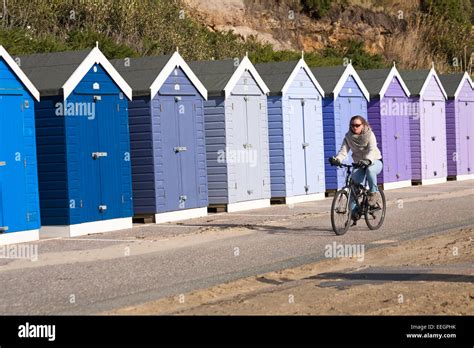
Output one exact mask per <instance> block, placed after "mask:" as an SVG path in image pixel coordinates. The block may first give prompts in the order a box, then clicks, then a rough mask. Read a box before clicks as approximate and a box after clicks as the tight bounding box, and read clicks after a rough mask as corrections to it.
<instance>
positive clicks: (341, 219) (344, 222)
mask: <svg viewBox="0 0 474 348" xmlns="http://www.w3.org/2000/svg"><path fill="white" fill-rule="evenodd" d="M350 222H351V212H350V209H349V193H348V192H347V190H345V189H342V190H339V191H337V192H336V195H335V196H334V199H333V200H332V205H331V225H332V229H333V231H334V233H336V234H337V235H338V236H340V235H343V234H344V233H346V232H347V230H348V229H349V226H350V225H351V224H350Z"/></svg>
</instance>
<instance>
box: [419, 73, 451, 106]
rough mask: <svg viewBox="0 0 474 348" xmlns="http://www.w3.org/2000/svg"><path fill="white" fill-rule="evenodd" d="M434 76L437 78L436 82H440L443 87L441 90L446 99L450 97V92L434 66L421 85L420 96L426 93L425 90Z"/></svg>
mask: <svg viewBox="0 0 474 348" xmlns="http://www.w3.org/2000/svg"><path fill="white" fill-rule="evenodd" d="M432 76H433V77H434V78H435V80H436V82H438V85H439V87H440V88H441V92H442V93H443V95H444V99H448V94H447V93H446V91H445V90H444V87H443V84H442V83H441V80H440V79H439V77H438V74H437V73H436V70H435V69H434V67H431V69H430V72H429V73H428V76H427V77H426V80H425V82H424V83H423V87H421V90H420V96H422V95H423V94H424V93H425V90H426V88H427V87H428V84H429V83H430V79H431V77H432Z"/></svg>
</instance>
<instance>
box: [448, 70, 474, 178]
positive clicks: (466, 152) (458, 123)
mask: <svg viewBox="0 0 474 348" xmlns="http://www.w3.org/2000/svg"><path fill="white" fill-rule="evenodd" d="M440 79H441V82H442V83H443V86H444V88H445V89H446V93H447V94H448V100H447V101H446V145H447V153H446V155H447V158H446V159H447V163H448V178H449V179H456V180H465V179H474V83H473V81H472V79H471V78H470V77H469V75H468V73H467V72H466V73H464V74H463V73H459V74H449V75H441V76H440Z"/></svg>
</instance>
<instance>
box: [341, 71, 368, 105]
mask: <svg viewBox="0 0 474 348" xmlns="http://www.w3.org/2000/svg"><path fill="white" fill-rule="evenodd" d="M349 76H352V77H353V78H354V80H355V81H356V82H357V85H358V86H359V88H360V89H361V91H362V94H363V95H364V97H365V99H367V101H369V100H370V93H369V91H368V90H367V88H366V87H365V85H364V83H363V82H362V80H361V79H360V77H359V74H357V71H356V70H355V69H354V67H353V66H352V63H349V64H348V65H347V66H346V69H345V70H344V73H343V74H342V75H341V77H340V78H339V81H338V82H337V84H336V86H335V87H334V90H333V91H332V92H333V94H334V100H335V99H336V98H337V96H338V95H339V93H340V92H341V90H342V87H344V84H345V83H346V80H347V79H348V78H349Z"/></svg>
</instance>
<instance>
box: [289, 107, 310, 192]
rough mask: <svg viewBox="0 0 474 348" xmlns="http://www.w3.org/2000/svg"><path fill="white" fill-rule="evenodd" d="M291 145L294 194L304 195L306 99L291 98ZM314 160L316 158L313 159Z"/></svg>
mask: <svg viewBox="0 0 474 348" xmlns="http://www.w3.org/2000/svg"><path fill="white" fill-rule="evenodd" d="M289 101H290V110H289V114H290V125H291V126H290V127H291V133H290V139H291V142H290V146H291V175H292V182H293V190H292V193H293V195H304V194H305V187H306V186H307V166H306V158H305V157H306V146H305V124H304V123H305V114H304V108H305V100H304V99H290V100H289ZM312 160H313V161H314V159H312Z"/></svg>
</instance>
